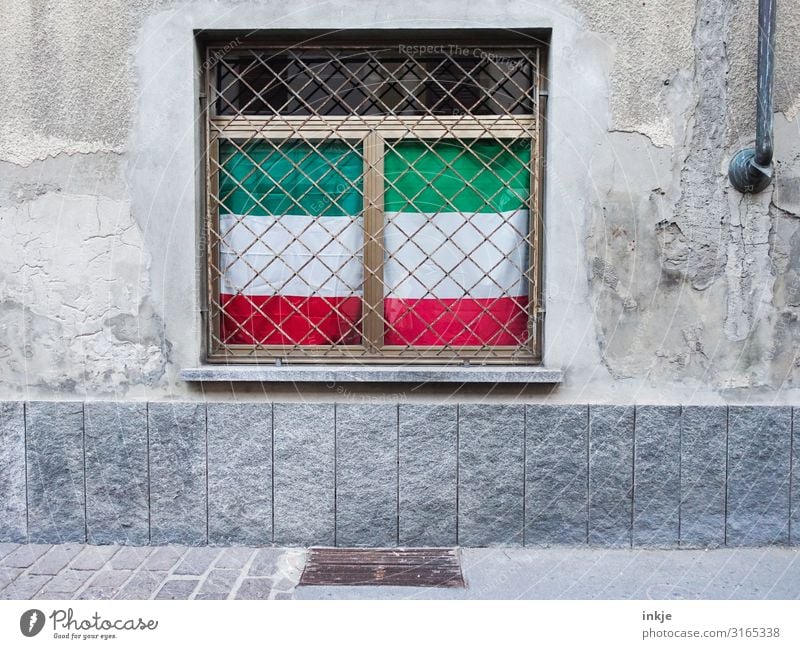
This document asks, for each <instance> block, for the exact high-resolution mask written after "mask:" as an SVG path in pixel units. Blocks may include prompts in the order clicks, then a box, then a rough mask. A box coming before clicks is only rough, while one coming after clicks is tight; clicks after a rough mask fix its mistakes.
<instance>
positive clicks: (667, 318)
mask: <svg viewBox="0 0 800 649" xmlns="http://www.w3.org/2000/svg"><path fill="white" fill-rule="evenodd" d="M756 5H757V3H756V0H744V1H742V2H733V0H677V1H675V2H665V1H661V0H656V1H652V2H651V1H648V2H646V3H638V2H637V3H631V2H629V1H627V0H559V1H555V2H548V3H529V2H519V1H511V0H485V1H484V2H480V3H463V2H460V1H458V0H440V1H439V2H436V3H430V2H422V1H421V0H402V1H400V2H386V1H378V0H344V1H340V2H335V3H332V2H331V3H328V2H323V3H319V2H316V1H315V2H310V1H307V0H297V1H296V2H293V3H289V4H287V3H285V2H278V1H277V0H265V1H263V2H257V3H256V2H241V1H239V0H221V1H219V2H208V1H205V0H199V1H193V2H182V1H177V0H105V1H104V2H100V3H90V2H86V1H81V0H61V1H59V2H36V1H34V0H8V1H7V2H3V3H2V5H0V25H2V27H0V30H2V36H3V38H0V58H2V60H3V61H4V62H5V64H4V65H3V66H2V69H0V84H1V85H2V87H4V88H7V89H9V92H8V93H6V95H5V99H4V101H3V102H0V228H2V234H3V236H2V237H0V398H4V399H10V400H21V399H33V400H36V399H43V400H47V399H53V398H60V399H75V400H83V399H96V398H102V399H108V398H112V399H113V398H125V399H131V400H152V401H159V400H165V399H173V398H177V399H181V400H184V401H190V400H202V399H204V398H206V397H209V396H210V397H211V398H212V399H214V400H226V399H230V398H233V396H235V395H239V396H240V395H244V396H245V397H246V398H247V399H248V400H255V401H258V400H280V401H292V400H299V399H305V398H312V399H314V400H315V401H318V402H323V401H336V400H338V401H342V400H347V399H349V400H352V401H376V402H389V403H398V402H399V403H402V402H405V401H442V402H443V401H446V400H448V399H450V398H452V397H453V396H454V393H456V395H455V396H457V398H458V400H459V401H460V402H465V403H467V402H483V401H486V400H492V401H498V402H501V401H519V400H524V401H527V402H530V403H535V402H541V401H549V402H553V403H559V402H562V403H569V402H581V401H583V402H587V401H593V402H594V401H602V402H606V403H617V404H623V405H624V404H630V403H634V402H638V403H687V404H688V403H696V404H726V403H757V402H761V403H782V404H793V403H797V396H798V393H797V387H796V385H795V381H796V380H798V378H800V362H799V361H798V359H797V358H796V352H795V349H796V348H797V347H798V344H797V343H798V341H800V322H799V321H798V316H799V315H800V130H799V129H798V121H797V120H798V113H799V112H800V52H798V50H797V48H796V46H795V45H796V36H795V35H796V34H797V31H798V28H800V4H798V3H796V2H781V3H779V12H778V35H777V53H776V60H777V75H776V89H775V97H776V104H775V108H776V111H777V115H776V137H775V142H776V147H777V153H776V179H775V182H774V183H773V185H772V186H771V187H770V188H769V189H768V190H767V191H766V192H764V193H763V194H760V195H757V196H745V197H743V196H741V195H739V194H737V193H736V192H734V191H732V190H731V188H730V186H729V184H728V181H727V179H726V174H725V171H726V167H727V161H728V159H729V157H730V155H731V154H732V153H733V152H734V151H736V150H737V148H738V147H740V146H742V145H744V144H747V143H749V142H750V141H751V140H752V137H753V133H754V109H755V99H754V86H755V56H756V54H755V53H756V49H755V42H756V38H755V35H756V21H755V15H756ZM470 27H482V28H489V27H491V28H501V29H521V28H547V29H551V30H552V45H551V49H550V56H549V69H548V70H547V74H548V77H549V102H548V111H549V112H548V120H547V126H546V128H547V152H546V155H547V170H546V177H545V181H546V200H545V204H544V221H545V232H544V242H545V256H544V260H543V263H544V275H545V282H544V287H545V288H544V293H545V295H544V299H545V305H546V309H547V313H546V319H545V340H544V360H545V364H546V365H548V366H552V367H556V368H559V369H563V370H564V372H565V374H564V376H565V381H564V383H563V384H561V385H560V386H558V387H557V388H554V389H550V388H547V387H541V386H539V387H537V386H528V387H519V386H517V387H515V386H505V387H502V388H495V387H492V386H491V385H488V386H487V385H483V386H472V387H471V386H469V385H466V386H461V387H458V388H454V386H439V385H427V386H422V387H415V388H414V389H411V388H410V387H409V386H400V385H398V386H393V385H383V386H380V387H375V386H368V385H366V386H365V385H351V384H348V385H347V386H344V387H343V386H341V385H338V384H336V383H329V384H322V383H318V384H311V385H302V386H295V385H292V384H284V385H277V384H263V385H259V384H236V385H233V384H222V385H219V386H209V385H204V386H199V385H197V384H193V383H188V382H185V381H182V380H181V379H180V377H179V372H180V370H181V369H182V368H186V367H195V366H197V365H198V364H199V363H200V361H201V357H202V350H203V342H202V332H201V327H200V315H199V313H200V303H201V302H200V295H201V283H200V268H201V254H200V251H201V247H200V245H199V240H200V237H199V231H200V224H201V210H200V207H199V206H200V200H199V197H200V195H201V194H200V192H201V190H202V188H201V183H200V182H199V176H198V169H199V168H200V165H199V161H200V160H201V148H200V140H199V133H200V131H199V122H198V120H199V118H200V115H199V112H198V101H197V96H198V92H199V74H198V73H199V71H200V70H201V69H202V65H203V62H202V59H201V55H200V53H199V50H198V48H197V45H196V40H195V31H196V30H205V29H217V30H221V29H230V30H243V31H245V32H246V31H247V30H251V29H256V28H261V29H282V28H309V29H310V28H318V29H333V30H335V29H348V28H369V29H392V28H441V29H446V28H453V29H456V28H470ZM276 439H277V438H276ZM276 498H277V495H276ZM635 515H638V514H636V513H635ZM276 526H277V523H276ZM276 529H279V528H277V527H276ZM404 529H405V528H404ZM403 533H405V532H403Z"/></svg>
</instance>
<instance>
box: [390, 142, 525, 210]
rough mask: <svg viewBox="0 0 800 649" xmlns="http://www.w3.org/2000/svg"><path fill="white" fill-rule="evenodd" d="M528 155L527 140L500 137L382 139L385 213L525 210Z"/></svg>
mask: <svg viewBox="0 0 800 649" xmlns="http://www.w3.org/2000/svg"><path fill="white" fill-rule="evenodd" d="M390 144H391V145H390ZM503 145H505V147H504V146H503ZM530 159H531V143H530V140H502V144H501V141H498V140H483V139H481V140H475V141H472V142H458V141H455V140H453V141H448V140H441V141H439V142H436V143H425V142H423V141H421V140H401V141H400V142H397V143H388V142H387V146H386V157H385V159H384V173H385V175H386V181H387V182H386V192H385V197H386V198H385V209H386V211H387V212H506V211H510V210H519V209H525V208H526V207H527V201H528V199H529V198H530V183H531V181H530V169H529V167H530ZM420 190H421V191H420Z"/></svg>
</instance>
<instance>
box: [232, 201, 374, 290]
mask: <svg viewBox="0 0 800 649" xmlns="http://www.w3.org/2000/svg"><path fill="white" fill-rule="evenodd" d="M219 221H220V224H219V227H220V235H221V237H222V240H221V243H220V264H221V266H220V267H221V268H222V271H223V273H222V278H221V282H220V284H221V286H220V288H221V291H222V292H223V293H226V294H234V293H239V292H240V293H242V294H244V295H291V296H301V297H306V296H321V297H336V296H348V295H361V294H362V282H363V276H364V264H363V255H362V248H363V245H364V230H363V228H362V220H361V218H360V217H358V218H350V217H346V216H305V215H302V216H301V215H292V214H287V215H281V216H237V215H234V214H222V215H220V219H219ZM251 267H252V268H251Z"/></svg>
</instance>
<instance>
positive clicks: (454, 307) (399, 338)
mask: <svg viewBox="0 0 800 649" xmlns="http://www.w3.org/2000/svg"><path fill="white" fill-rule="evenodd" d="M527 307H528V298H527V297H498V298H426V299H409V300H404V299H398V298H387V299H386V300H384V302H383V313H384V318H385V319H386V322H387V323H388V324H387V326H386V334H385V336H384V344H386V345H416V346H419V345H435V346H438V345H470V346H472V345H512V346H516V345H522V344H524V343H525V341H526V340H527V339H528V312H527Z"/></svg>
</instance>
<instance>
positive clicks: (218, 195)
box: [205, 42, 540, 364]
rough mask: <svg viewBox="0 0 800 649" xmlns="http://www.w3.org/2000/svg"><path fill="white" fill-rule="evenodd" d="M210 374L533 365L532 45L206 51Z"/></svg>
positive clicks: (535, 148)
mask: <svg viewBox="0 0 800 649" xmlns="http://www.w3.org/2000/svg"><path fill="white" fill-rule="evenodd" d="M207 56H208V59H207V60H208V61H211V62H213V64H212V65H209V66H208V71H207V82H206V83H207V91H206V97H207V99H206V111H205V112H206V115H207V123H206V137H207V142H206V144H207V148H206V150H207V156H206V171H207V176H206V179H207V214H206V221H207V224H206V225H207V230H206V234H207V237H208V239H207V256H208V258H207V269H208V277H207V280H208V305H207V311H208V313H207V342H208V349H207V354H208V359H209V360H210V361H228V362H230V361H242V362H247V361H264V360H268V359H273V360H274V359H280V360H282V361H286V362H351V363H352V362H378V363H381V362H382V363H397V362H420V363H426V364H427V363H464V362H474V363H534V362H537V360H538V358H539V337H540V336H539V328H538V326H537V325H538V317H537V316H538V313H537V304H538V299H537V296H538V294H539V284H540V282H539V274H540V264H539V255H540V251H539V229H540V226H539V220H540V215H539V209H538V206H539V200H538V191H539V183H538V178H539V174H538V173H537V164H538V162H539V160H540V155H539V146H540V137H539V136H538V129H539V125H540V120H539V119H538V111H539V97H538V94H537V87H538V76H537V75H538V69H539V65H538V61H539V50H538V49H537V48H536V47H530V46H527V47H505V48H491V47H483V46H473V45H470V44H463V45H455V44H447V45H441V44H430V43H427V44H426V43H411V44H407V45H396V46H393V47H390V46H387V45H385V44H384V45H382V46H380V47H366V46H353V45H350V44H348V45H338V44H337V45H335V46H333V45H325V44H324V43H322V44H319V42H318V43H317V44H316V45H314V46H303V45H300V46H293V47H288V48H286V47H275V46H272V47H259V46H256V45H248V46H244V47H235V48H231V47H229V46H220V47H213V46H212V47H210V48H209V50H208V52H207Z"/></svg>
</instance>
